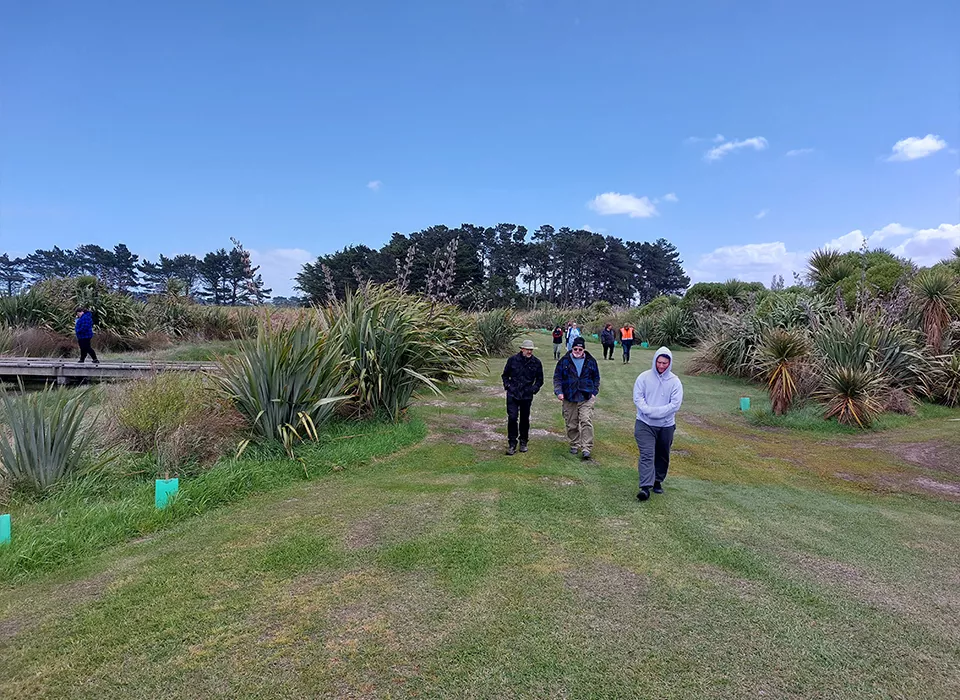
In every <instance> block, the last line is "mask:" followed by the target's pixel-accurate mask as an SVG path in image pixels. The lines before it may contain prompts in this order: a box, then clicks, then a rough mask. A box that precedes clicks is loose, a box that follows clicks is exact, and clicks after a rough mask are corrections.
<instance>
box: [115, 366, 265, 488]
mask: <svg viewBox="0 0 960 700" xmlns="http://www.w3.org/2000/svg"><path fill="white" fill-rule="evenodd" d="M106 414H107V417H108V421H109V423H108V425H109V430H110V432H111V438H112V439H113V440H115V441H117V442H119V443H120V444H122V445H123V446H125V447H126V448H128V449H131V450H133V451H136V452H146V453H152V454H154V455H155V456H156V458H157V461H158V466H159V468H160V469H161V470H163V471H164V472H174V473H175V472H177V471H178V469H179V467H180V466H181V465H183V464H184V463H187V462H194V461H195V462H201V463H202V462H211V461H214V460H215V459H217V458H218V457H220V456H221V455H223V454H225V453H226V452H227V451H228V450H229V449H231V447H233V448H235V447H236V444H237V439H238V436H239V434H240V431H241V430H242V429H243V428H244V427H245V426H246V421H245V420H244V419H243V417H242V416H241V415H240V414H239V413H237V411H236V410H235V409H234V408H233V407H232V406H231V405H230V404H229V403H227V402H226V401H224V400H223V399H221V398H220V397H219V396H218V395H217V394H216V392H215V391H213V389H212V387H211V386H209V382H208V380H206V378H205V377H203V376H202V375H200V374H198V373H190V374H188V373H178V372H165V373H158V374H154V375H152V376H149V377H146V378H144V379H138V380H135V381H132V382H126V383H124V384H120V385H117V386H115V387H111V389H110V391H109V392H108V394H107V401H106Z"/></svg>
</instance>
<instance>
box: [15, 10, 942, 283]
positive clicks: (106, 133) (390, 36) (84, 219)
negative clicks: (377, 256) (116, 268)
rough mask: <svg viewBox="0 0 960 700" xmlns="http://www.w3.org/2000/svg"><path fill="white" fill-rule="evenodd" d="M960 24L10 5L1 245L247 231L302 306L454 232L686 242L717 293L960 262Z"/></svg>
mask: <svg viewBox="0 0 960 700" xmlns="http://www.w3.org/2000/svg"><path fill="white" fill-rule="evenodd" d="M957 26H960V3H956V2H953V1H950V0H939V1H937V2H918V3H914V4H913V5H911V6H909V8H908V6H907V4H906V3H903V2H889V1H885V0H880V1H879V2H871V3H867V2H842V3H837V2H822V1H820V0H815V1H813V2H807V3H787V2H760V1H759V0H754V1H752V2H743V1H741V2H725V1H722V0H704V1H694V2H656V3H653V2H641V1H640V0H633V1H625V0H616V1H614V0H595V1H592V2H577V1H574V0H463V1H462V2H461V1H459V0H432V1H430V2H426V1H418V0H409V1H407V2H392V1H387V0H381V1H378V2H374V1H363V0H356V1H354V2H348V3H324V2H306V1H304V2H293V1H286V2H282V1H278V2H271V3H267V2H258V1H254V0H246V1H245V2H232V1H230V2H228V1H220V2H216V1H213V0H206V1H202V2H195V1H191V2H184V1H180V0H166V1H165V2H158V3H144V2H135V3H134V2H131V3H123V2H100V1H98V0H85V1H84V2H73V1H69V2H54V1H50V2H27V1H14V0H0V251H5V252H12V253H23V252H29V251H31V250H33V249H34V248H37V247H49V246H52V245H60V246H66V247H73V246H76V245H78V244H81V243H98V244H101V245H113V244H114V243H116V242H118V241H122V242H125V243H127V245H129V246H130V248H131V249H132V250H134V251H135V252H138V253H141V254H143V255H146V256H148V257H151V258H155V256H156V255H157V254H158V253H161V252H163V253H166V254H173V253H179V252H192V253H203V252H205V251H207V250H211V249H213V248H216V247H220V246H229V237H230V236H234V237H237V238H239V239H240V240H242V241H243V243H244V244H245V245H246V246H247V247H248V248H250V249H252V250H254V251H255V256H256V259H257V261H259V262H260V263H261V264H262V265H263V272H264V273H265V277H266V279H267V282H268V284H271V285H272V286H273V287H274V289H275V292H276V293H288V292H289V291H290V288H291V283H290V281H289V279H290V277H291V276H292V275H293V274H295V273H296V272H297V270H298V269H299V265H300V264H301V263H302V262H303V261H304V260H309V259H312V258H313V257H315V256H316V255H318V254H323V253H328V252H332V251H334V250H336V249H339V248H341V247H343V246H345V245H348V244H352V243H365V244H367V245H370V246H373V247H376V246H379V245H381V244H382V243H384V242H385V241H386V240H387V239H389V237H390V234H391V233H392V232H394V231H401V232H410V231H413V230H417V229H420V228H423V227H426V226H429V225H432V224H438V223H445V224H447V225H451V226H456V225H458V224H460V223H463V222H470V223H476V224H485V225H493V224H496V223H498V222H502V221H509V222H513V223H520V224H524V225H526V226H528V227H529V228H530V229H531V230H532V229H533V228H535V227H536V226H538V225H540V224H543V223H550V224H553V225H555V226H561V225H567V226H572V227H582V226H585V227H589V228H591V229H593V230H597V231H603V232H607V233H611V234H614V235H617V236H620V237H623V238H625V239H630V240H653V239H656V238H658V237H661V236H662V237H665V238H668V239H669V240H671V241H673V242H674V243H675V244H676V245H677V246H678V248H679V249H680V251H681V253H682V255H683V258H684V260H685V264H686V267H687V269H688V271H691V272H692V274H693V276H694V278H695V279H726V278H728V277H732V276H740V277H744V278H749V279H758V280H761V281H764V282H768V281H769V280H770V277H771V275H772V274H774V273H778V272H779V273H783V274H785V275H786V276H787V277H788V279H789V273H790V271H791V270H793V269H796V270H801V269H802V267H803V259H804V256H805V254H806V253H807V252H808V251H810V250H812V249H814V248H817V247H819V246H823V245H826V244H832V245H835V246H837V247H841V248H850V247H856V246H857V245H858V244H859V243H860V242H861V241H862V240H863V238H864V237H865V238H867V239H869V240H870V241H871V243H874V244H876V243H881V244H882V245H884V246H886V247H889V248H893V249H895V250H897V251H898V252H902V253H903V254H906V255H911V256H912V257H914V258H916V259H917V260H918V261H920V262H924V263H929V262H931V261H933V260H935V259H937V258H938V257H940V256H942V255H945V254H946V252H948V251H949V250H950V248H952V247H953V246H955V245H960V198H958V192H960V172H958V171H960V157H958V155H957V150H956V149H957V148H958V147H960V41H958V40H957V36H956V27H957ZM897 144H899V146H897ZM714 149H716V150H714ZM711 151H712V153H711ZM791 152H793V153H792V154H791ZM667 195H672V196H667ZM672 200H675V201H672ZM877 232H879V233H877Z"/></svg>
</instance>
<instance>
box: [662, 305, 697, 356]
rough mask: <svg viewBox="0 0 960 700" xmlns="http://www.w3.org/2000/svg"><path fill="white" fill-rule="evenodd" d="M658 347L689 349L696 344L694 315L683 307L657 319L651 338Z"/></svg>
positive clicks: (678, 307)
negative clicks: (688, 347)
mask: <svg viewBox="0 0 960 700" xmlns="http://www.w3.org/2000/svg"><path fill="white" fill-rule="evenodd" d="M651 339H652V340H653V342H654V343H655V344H657V345H667V346H672V347H678V346H679V347H687V346H691V345H693V344H694V343H695V342H696V339H697V338H696V326H695V324H694V321H693V314H691V313H690V312H689V311H688V310H687V309H685V308H683V307H681V306H674V307H672V308H670V309H667V310H666V311H665V312H664V313H663V315H662V316H660V317H659V318H658V319H657V322H656V325H655V327H654V329H653V337H652V338H651Z"/></svg>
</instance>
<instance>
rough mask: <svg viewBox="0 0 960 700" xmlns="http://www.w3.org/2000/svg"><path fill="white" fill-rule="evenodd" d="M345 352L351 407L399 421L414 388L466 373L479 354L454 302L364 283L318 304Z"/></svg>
mask: <svg viewBox="0 0 960 700" xmlns="http://www.w3.org/2000/svg"><path fill="white" fill-rule="evenodd" d="M321 314H322V317H323V319H324V325H325V329H326V331H327V333H328V334H329V337H331V338H335V339H336V340H337V342H338V343H339V347H340V348H342V352H343V354H344V357H345V358H346V360H345V362H346V366H345V370H344V371H345V374H346V376H347V377H348V384H347V388H348V390H349V392H350V393H351V394H352V397H353V399H352V402H353V403H352V409H353V411H354V412H355V413H356V414H357V415H360V416H371V415H376V414H382V415H384V416H386V417H388V418H389V419H390V420H399V419H400V417H401V416H402V415H403V414H404V412H405V411H406V410H407V408H408V407H409V406H410V404H411V403H412V401H413V398H414V395H415V394H416V392H417V391H418V390H421V389H427V390H430V391H433V392H436V393H439V386H438V382H441V381H445V380H446V379H449V378H451V377H459V376H464V375H465V374H466V373H467V371H468V369H469V367H470V365H471V364H472V362H473V360H474V359H475V358H476V352H475V348H476V346H477V338H476V335H475V330H474V327H473V324H472V323H470V322H469V319H468V318H467V317H466V316H464V315H463V314H462V313H461V312H460V311H458V310H457V309H456V308H455V307H452V306H448V305H445V304H436V303H432V302H430V301H428V300H426V299H424V298H423V297H421V296H412V295H407V294H401V293H399V292H398V291H396V290H395V289H394V288H392V287H389V286H381V285H374V284H366V285H364V286H363V287H361V288H360V290H359V291H358V292H351V291H348V292H347V294H346V298H345V299H344V300H343V301H338V302H336V303H334V304H331V305H330V306H328V307H326V308H324V309H322V310H321Z"/></svg>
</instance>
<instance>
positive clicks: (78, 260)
mask: <svg viewBox="0 0 960 700" xmlns="http://www.w3.org/2000/svg"><path fill="white" fill-rule="evenodd" d="M231 242H232V243H233V247H232V248H231V249H229V250H228V249H226V248H219V249H217V250H215V251H211V252H209V253H207V254H206V255H204V256H203V257H197V256H195V255H187V254H180V255H174V256H173V257H169V258H168V257H166V256H165V255H160V256H159V258H158V259H157V261H156V262H154V261H151V260H148V259H146V258H143V259H141V258H140V256H139V255H137V254H135V253H132V252H131V251H130V249H129V248H128V247H127V246H126V244H124V243H119V244H117V245H116V246H114V247H113V249H112V250H111V249H108V248H103V247H101V246H98V245H90V244H87V245H81V246H78V247H77V248H75V249H65V248H60V247H58V246H54V247H53V248H52V249H50V250H42V249H37V250H35V251H34V252H33V253H30V254H29V255H25V256H24V257H22V258H10V256H9V254H8V253H3V254H2V255H0V296H13V295H16V294H19V293H20V292H22V291H24V290H26V289H28V288H29V287H30V286H32V285H33V284H36V283H37V282H42V281H43V280H48V279H58V278H68V277H80V276H84V275H89V276H91V277H96V278H97V279H98V280H99V281H100V282H102V283H103V284H105V285H106V286H107V287H108V288H110V289H112V290H114V291H117V292H120V293H123V294H130V295H133V296H146V295H151V294H163V293H167V292H169V291H175V292H176V293H177V294H182V295H185V296H191V297H194V298H196V299H198V300H199V301H202V302H204V303H207V304H215V305H229V306H244V305H249V304H262V303H263V302H264V301H266V300H267V299H269V298H270V292H271V290H270V289H266V288H265V287H264V283H263V278H262V276H261V275H260V274H259V272H258V270H259V269H260V268H259V266H255V265H253V264H252V263H251V261H250V253H249V252H248V251H247V250H245V249H244V247H243V245H242V244H241V243H240V242H239V241H237V240H235V239H231Z"/></svg>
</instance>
